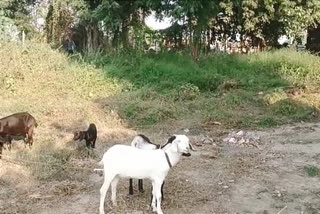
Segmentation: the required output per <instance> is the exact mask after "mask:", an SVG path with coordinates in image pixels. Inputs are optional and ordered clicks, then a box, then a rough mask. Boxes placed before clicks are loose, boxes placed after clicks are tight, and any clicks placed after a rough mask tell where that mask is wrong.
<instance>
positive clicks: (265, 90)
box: [0, 43, 320, 162]
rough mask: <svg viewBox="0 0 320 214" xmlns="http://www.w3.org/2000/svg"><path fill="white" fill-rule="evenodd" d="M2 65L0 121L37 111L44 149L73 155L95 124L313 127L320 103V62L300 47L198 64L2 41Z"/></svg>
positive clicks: (114, 133)
mask: <svg viewBox="0 0 320 214" xmlns="http://www.w3.org/2000/svg"><path fill="white" fill-rule="evenodd" d="M0 59H1V61H0V62H1V63H0V70H1V73H0V82H1V84H0V92H1V93H0V96H1V100H2V102H1V106H0V112H1V116H6V115H9V114H11V113H14V112H19V111H28V112H30V113H31V114H32V115H34V116H35V118H38V123H39V124H40V126H39V127H40V128H39V129H40V130H39V132H40V133H42V136H41V138H42V139H41V141H43V142H44V143H42V146H43V145H46V144H48V145H55V147H56V148H55V149H56V150H57V151H59V152H60V150H64V152H65V156H66V157H69V156H71V154H69V153H70V151H71V150H68V147H66V145H70V144H66V142H69V141H70V140H71V138H72V132H73V131H75V130H77V129H85V128H86V126H87V125H88V124H87V123H89V121H95V123H97V125H98V126H99V127H103V130H102V131H101V132H102V135H105V136H106V138H108V139H110V138H111V139H112V138H119V136H120V137H121V136H127V135H130V134H132V130H148V129H153V130H155V129H157V128H159V129H161V130H166V129H167V130H171V129H172V127H179V128H181V129H186V128H187V129H190V130H193V129H195V130H196V129H201V128H211V127H213V126H215V125H216V124H221V126H222V127H224V128H263V127H272V126H276V125H280V124H285V123H290V122H295V121H310V120H314V119H316V118H317V116H318V114H317V110H318V108H319V106H320V99H319V96H318V92H317V89H318V87H319V83H320V80H319V78H320V74H319V72H318V70H317V69H318V67H319V63H320V61H319V58H318V57H316V56H312V55H310V54H308V53H297V52H295V51H293V50H286V49H283V50H278V51H274V52H266V53H260V54H255V55H249V56H239V55H233V56H229V55H224V54H212V55H209V56H207V57H204V58H202V59H200V60H199V61H198V62H194V61H193V60H192V59H191V58H190V57H189V56H188V55H184V54H181V53H163V54H159V55H144V54H140V53H136V52H129V53H126V54H118V55H113V56H108V55H105V56H98V55H93V56H91V57H85V58H82V57H79V56H74V57H68V56H66V55H64V54H63V53H59V52H58V51H56V50H52V49H50V48H49V47H47V46H46V45H41V44H34V43H27V44H26V45H24V46H21V45H19V44H18V45H17V44H13V43H8V44H1V50H0ZM123 128H128V132H123ZM41 129H42V130H41ZM52 129H54V131H52ZM120 130H121V131H120ZM43 133H46V134H43ZM61 133H62V134H61ZM61 136H62V137H63V139H64V140H62V141H61ZM52 142H55V144H52ZM59 145H60V146H59ZM44 148H47V147H46V146H44V147H41V148H38V149H39V150H40V151H42V150H43V149H44ZM35 151H37V150H35ZM41 153H43V152H41ZM49 153H50V152H49ZM60 153H61V152H60ZM19 154H20V153H19ZM28 154H29V153H28ZM49 156H50V154H49ZM51 156H52V154H51ZM33 158H36V157H33ZM45 158H46V157H45ZM31 159H32V157H31ZM60 159H61V158H60V157H57V160H54V159H53V160H52V161H53V162H54V161H60ZM62 159H63V158H62Z"/></svg>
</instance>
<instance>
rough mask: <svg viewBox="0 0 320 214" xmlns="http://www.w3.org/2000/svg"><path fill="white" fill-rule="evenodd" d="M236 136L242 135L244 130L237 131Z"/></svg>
mask: <svg viewBox="0 0 320 214" xmlns="http://www.w3.org/2000/svg"><path fill="white" fill-rule="evenodd" d="M236 135H237V136H243V135H244V131H242V130H241V131H239V132H237V134H236Z"/></svg>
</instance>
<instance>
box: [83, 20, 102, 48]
mask: <svg viewBox="0 0 320 214" xmlns="http://www.w3.org/2000/svg"><path fill="white" fill-rule="evenodd" d="M85 28H86V34H87V42H86V43H87V46H86V51H87V52H88V53H92V52H94V51H97V50H98V48H99V45H100V31H99V27H98V23H97V22H91V23H89V24H88V25H87V26H86V27H85Z"/></svg>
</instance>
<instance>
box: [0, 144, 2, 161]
mask: <svg viewBox="0 0 320 214" xmlns="http://www.w3.org/2000/svg"><path fill="white" fill-rule="evenodd" d="M2 147H3V143H1V142H0V159H1V157H2Z"/></svg>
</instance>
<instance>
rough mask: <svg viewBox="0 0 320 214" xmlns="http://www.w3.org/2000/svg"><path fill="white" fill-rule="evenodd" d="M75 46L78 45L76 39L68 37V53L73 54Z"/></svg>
mask: <svg viewBox="0 0 320 214" xmlns="http://www.w3.org/2000/svg"><path fill="white" fill-rule="evenodd" d="M75 47H76V45H75V43H74V41H73V40H72V39H71V38H70V37H68V39H67V51H68V54H73V53H74V49H75Z"/></svg>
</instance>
